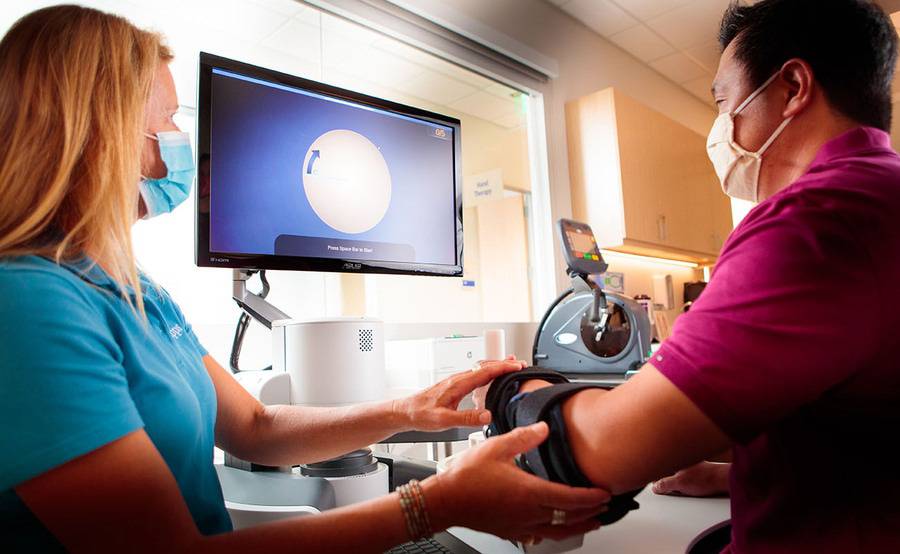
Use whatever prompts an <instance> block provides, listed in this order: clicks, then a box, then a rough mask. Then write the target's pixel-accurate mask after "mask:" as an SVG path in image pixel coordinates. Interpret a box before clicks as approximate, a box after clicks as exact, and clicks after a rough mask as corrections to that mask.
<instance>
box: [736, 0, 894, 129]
mask: <svg viewBox="0 0 900 554" xmlns="http://www.w3.org/2000/svg"><path fill="white" fill-rule="evenodd" d="M735 39H737V43H736V44H735V51H734V53H735V59H736V60H737V61H738V62H739V63H740V64H741V65H742V66H743V67H744V69H745V70H746V72H747V76H748V77H749V78H750V82H751V84H752V85H753V87H754V88H755V87H758V86H760V85H762V84H763V83H764V82H765V81H766V79H768V78H769V77H771V76H772V74H774V73H775V72H776V71H777V70H778V69H780V68H781V66H782V65H783V64H784V62H786V61H788V60H790V59H792V58H800V59H802V60H804V61H806V62H807V63H808V64H809V65H810V67H812V70H813V73H814V75H815V79H816V82H817V83H818V84H819V86H821V87H822V90H823V91H824V93H825V97H826V98H827V99H828V101H829V103H830V104H831V105H832V107H833V108H834V109H835V110H837V111H838V112H840V113H841V114H843V115H844V116H846V117H848V118H850V119H852V120H854V121H856V122H858V123H860V124H862V125H868V126H871V127H877V128H879V129H882V130H885V131H890V128H891V81H892V80H893V77H894V67H895V64H896V62H897V31H896V30H895V29H894V26H893V24H892V23H891V20H890V18H889V17H888V16H887V15H886V14H885V13H884V11H882V10H881V8H879V7H878V6H876V5H875V4H873V3H872V2H869V1H866V0H762V1H761V2H758V3H756V4H753V5H752V6H745V5H740V4H738V3H737V2H733V3H732V4H731V5H730V6H729V7H728V9H727V10H726V11H725V16H724V17H723V18H722V26H721V28H720V30H719V43H720V44H721V45H722V48H723V49H725V48H726V47H727V46H728V45H729V44H731V42H732V41H734V40H735Z"/></svg>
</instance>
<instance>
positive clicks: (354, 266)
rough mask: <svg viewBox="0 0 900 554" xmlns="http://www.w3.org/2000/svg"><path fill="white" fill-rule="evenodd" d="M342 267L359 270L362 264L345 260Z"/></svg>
mask: <svg viewBox="0 0 900 554" xmlns="http://www.w3.org/2000/svg"><path fill="white" fill-rule="evenodd" d="M344 269H350V270H353V271H359V270H360V269H362V264H353V263H350V262H347V263H345V264H344Z"/></svg>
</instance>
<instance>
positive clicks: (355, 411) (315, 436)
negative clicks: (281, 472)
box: [235, 401, 409, 466]
mask: <svg viewBox="0 0 900 554" xmlns="http://www.w3.org/2000/svg"><path fill="white" fill-rule="evenodd" d="M408 429H409V422H408V421H406V416H404V415H403V414H402V413H399V412H398V411H397V410H395V409H394V403H393V402H391V401H385V402H372V403H366V404H358V405H355V406H346V407H339V408H312V407H306V406H267V407H266V408H265V410H263V411H262V412H261V413H260V415H259V416H258V417H257V421H256V423H255V425H254V428H253V431H252V436H253V440H252V441H251V442H252V444H251V445H250V446H249V448H250V450H251V451H250V452H247V453H244V454H243V455H240V454H238V455H239V456H240V457H242V458H246V459H249V460H250V461H253V462H256V463H261V464H265V465H276V466H277V465H296V464H302V463H312V462H320V461H323V460H328V459H331V458H334V457H337V456H340V455H342V454H346V453H347V452H351V451H353V450H356V449H358V448H363V447H366V446H368V445H370V444H373V443H376V442H378V441H380V440H383V439H385V438H387V437H389V436H391V435H393V434H394V433H398V432H400V431H405V430H408ZM235 454H236V453H235Z"/></svg>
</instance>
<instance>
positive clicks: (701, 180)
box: [566, 89, 731, 263]
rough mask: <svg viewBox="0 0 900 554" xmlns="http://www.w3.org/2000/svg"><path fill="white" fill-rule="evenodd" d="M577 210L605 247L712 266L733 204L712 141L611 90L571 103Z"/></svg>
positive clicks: (572, 169)
mask: <svg viewBox="0 0 900 554" xmlns="http://www.w3.org/2000/svg"><path fill="white" fill-rule="evenodd" d="M566 127H567V135H568V146H569V174H570V178H571V183H572V212H573V216H574V217H575V219H578V220H582V221H586V222H588V223H589V224H590V225H591V227H592V228H593V229H594V233H595V234H596V235H597V240H598V241H599V243H600V245H601V247H603V248H608V249H610V250H616V251H620V252H628V253H632V254H643V255H650V256H660V257H665V258H671V259H680V260H689V261H694V262H699V263H711V262H714V261H715V259H716V258H717V257H718V254H719V251H720V250H721V248H722V244H723V243H724V241H725V238H726V237H727V236H728V233H729V232H731V207H730V206H731V205H730V203H729V200H728V198H727V197H726V196H725V195H724V194H723V193H722V190H721V188H720V186H719V181H718V179H717V178H716V174H715V172H714V171H713V168H712V164H710V162H709V159H708V158H707V156H706V138H705V137H703V136H700V135H699V134H697V133H695V132H694V131H692V130H690V129H688V128H686V127H684V126H682V125H680V124H679V123H676V122H675V121H673V120H671V119H669V118H668V117H666V116H664V115H662V114H660V113H658V112H656V111H654V110H652V109H650V108H648V107H646V106H644V105H642V104H640V103H638V102H637V101H635V100H633V99H631V98H629V97H627V96H625V95H623V94H622V93H620V92H618V91H616V90H615V89H605V90H602V91H599V92H596V93H594V94H590V95H588V96H585V97H582V98H579V99H577V100H574V101H572V102H569V103H567V104H566Z"/></svg>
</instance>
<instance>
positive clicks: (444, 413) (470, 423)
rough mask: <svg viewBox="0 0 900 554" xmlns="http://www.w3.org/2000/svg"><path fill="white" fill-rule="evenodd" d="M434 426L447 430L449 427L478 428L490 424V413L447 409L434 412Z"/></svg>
mask: <svg viewBox="0 0 900 554" xmlns="http://www.w3.org/2000/svg"><path fill="white" fill-rule="evenodd" d="M434 420H435V424H436V425H437V426H439V427H442V428H445V429H449V428H450V427H479V426H481V425H487V424H488V423H490V422H491V412H489V411H487V410H462V411H458V410H451V409H448V408H444V409H437V410H435V411H434Z"/></svg>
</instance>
